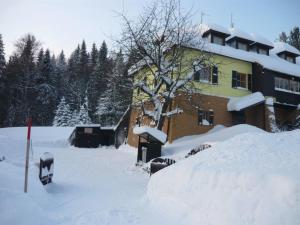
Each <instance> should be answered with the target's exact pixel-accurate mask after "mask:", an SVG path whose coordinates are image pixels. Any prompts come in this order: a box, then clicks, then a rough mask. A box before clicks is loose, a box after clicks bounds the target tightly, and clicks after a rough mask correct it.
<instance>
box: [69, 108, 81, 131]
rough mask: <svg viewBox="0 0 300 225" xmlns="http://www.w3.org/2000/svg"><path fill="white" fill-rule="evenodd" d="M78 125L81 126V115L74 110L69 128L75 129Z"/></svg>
mask: <svg viewBox="0 0 300 225" xmlns="http://www.w3.org/2000/svg"><path fill="white" fill-rule="evenodd" d="M78 124H80V123H79V113H78V111H77V110H73V112H72V115H71V120H70V122H69V126H71V127H74V126H76V125H78Z"/></svg>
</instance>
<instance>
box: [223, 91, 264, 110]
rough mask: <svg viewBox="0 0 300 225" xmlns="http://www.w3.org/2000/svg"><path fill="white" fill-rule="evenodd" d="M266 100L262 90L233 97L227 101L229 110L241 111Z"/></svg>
mask: <svg viewBox="0 0 300 225" xmlns="http://www.w3.org/2000/svg"><path fill="white" fill-rule="evenodd" d="M264 101H265V97H264V96H263V94H262V93H261V92H255V93H252V94H250V95H246V96H243V97H232V98H230V100H229V102H228V103H227V110H228V111H240V110H242V109H245V108H247V107H249V106H252V105H256V104H259V103H261V102H264Z"/></svg>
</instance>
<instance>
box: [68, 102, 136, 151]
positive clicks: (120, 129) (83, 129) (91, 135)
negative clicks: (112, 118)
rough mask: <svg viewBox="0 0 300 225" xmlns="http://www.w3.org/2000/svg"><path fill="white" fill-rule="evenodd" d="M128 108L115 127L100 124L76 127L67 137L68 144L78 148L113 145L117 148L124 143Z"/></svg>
mask: <svg viewBox="0 0 300 225" xmlns="http://www.w3.org/2000/svg"><path fill="white" fill-rule="evenodd" d="M129 118H130V107H128V109H127V110H126V112H125V113H124V115H123V116H122V117H121V119H120V121H119V122H118V124H117V125H116V126H101V125H100V124H83V125H77V126H76V127H75V129H74V130H73V132H72V134H71V135H70V137H69V142H70V144H71V145H74V146H75V147H78V148H97V147H99V146H110V145H114V146H115V147H116V148H119V146H120V145H121V144H123V143H124V142H125V141H126V138H127V131H128V124H129Z"/></svg>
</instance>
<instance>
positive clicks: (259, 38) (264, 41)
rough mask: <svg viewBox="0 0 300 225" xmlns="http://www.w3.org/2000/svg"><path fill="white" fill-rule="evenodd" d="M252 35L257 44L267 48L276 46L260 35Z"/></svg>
mask: <svg viewBox="0 0 300 225" xmlns="http://www.w3.org/2000/svg"><path fill="white" fill-rule="evenodd" d="M250 35H251V36H252V38H253V40H254V41H255V42H256V43H259V44H263V45H267V46H270V47H272V48H274V44H273V43H272V42H271V41H269V40H268V39H266V38H264V37H262V36H260V35H259V34H256V33H251V34H250Z"/></svg>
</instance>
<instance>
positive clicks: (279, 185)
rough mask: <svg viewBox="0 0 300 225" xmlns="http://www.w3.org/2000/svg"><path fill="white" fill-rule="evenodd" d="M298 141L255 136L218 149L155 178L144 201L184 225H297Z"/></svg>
mask: <svg viewBox="0 0 300 225" xmlns="http://www.w3.org/2000/svg"><path fill="white" fill-rule="evenodd" d="M224 130H225V129H224ZM299 136H300V130H295V131H291V132H283V133H276V134H271V133H266V132H258V133H255V132H254V133H244V134H240V135H237V136H235V137H233V138H231V139H229V140H226V141H224V142H220V143H217V144H216V145H215V146H213V147H212V148H210V149H207V150H205V151H203V152H201V153H198V154H196V155H194V156H192V157H190V158H187V159H185V160H182V161H180V162H178V163H176V164H173V165H171V166H169V167H167V168H166V169H163V170H161V171H159V172H157V173H155V174H154V175H153V176H152V177H151V180H150V182H149V184H148V189H147V199H149V201H150V202H151V203H152V205H153V207H156V208H158V209H159V210H161V211H162V212H164V213H166V214H169V215H173V216H174V220H177V221H178V223H177V224H182V225H183V224H184V225H189V224H222V225H242V224H243V225H244V224H249V225H250V224H251V225H261V224H264V225H275V224H278V225H290V224H299V221H300V163H299V158H300V151H299V149H300V139H299Z"/></svg>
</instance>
